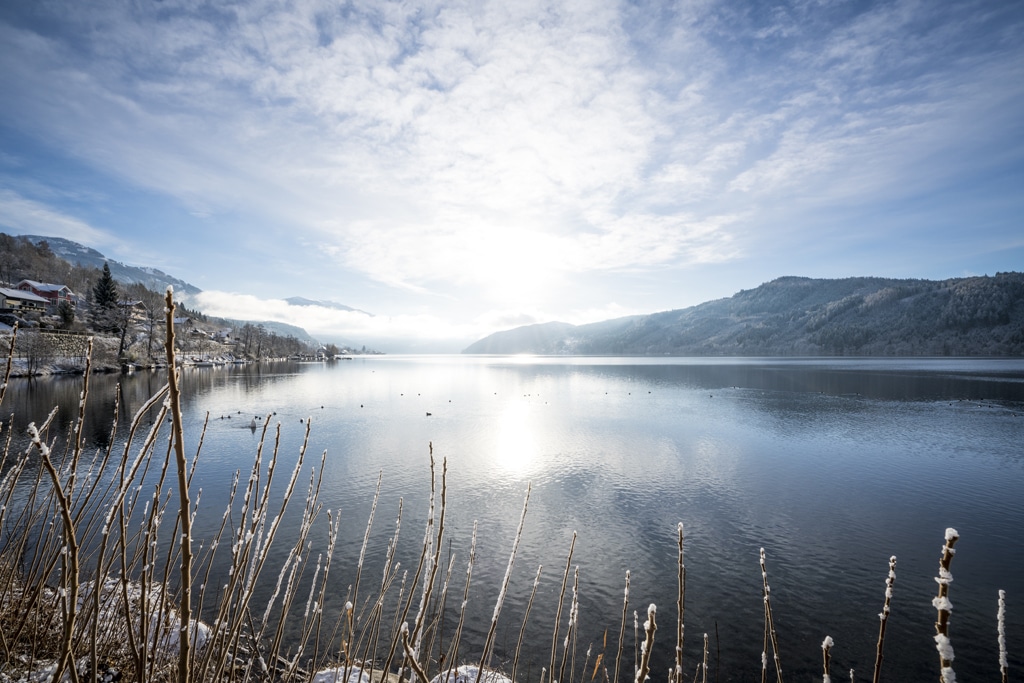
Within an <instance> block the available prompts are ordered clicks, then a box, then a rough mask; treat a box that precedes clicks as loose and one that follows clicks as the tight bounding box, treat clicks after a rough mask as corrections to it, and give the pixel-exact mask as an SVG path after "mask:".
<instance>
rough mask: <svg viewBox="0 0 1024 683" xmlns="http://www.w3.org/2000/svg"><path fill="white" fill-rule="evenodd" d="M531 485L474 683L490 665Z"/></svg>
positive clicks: (478, 681)
mask: <svg viewBox="0 0 1024 683" xmlns="http://www.w3.org/2000/svg"><path fill="white" fill-rule="evenodd" d="M531 489H532V486H531V485H530V484H527V486H526V495H525V496H524V497H523V511H522V512H521V513H520V514H519V526H517V527H516V535H515V538H514V539H513V541H512V552H511V553H509V556H508V564H507V565H505V576H504V578H503V579H502V580H501V588H500V589H499V591H498V599H497V600H496V601H495V602H494V612H493V613H492V614H491V625H490V626H489V627H488V629H487V636H486V638H484V649H483V654H482V656H481V657H480V666H478V667H477V671H476V683H480V679H481V677H482V676H483V674H484V667H488V666H490V660H491V650H492V649H493V647H494V633H495V631H496V630H497V628H498V616H499V615H500V614H501V608H502V605H504V604H505V595H506V593H507V592H508V584H509V581H510V580H511V579H512V567H513V566H515V563H516V553H517V552H518V550H519V541H520V540H522V538H523V525H524V524H525V523H526V511H527V509H529V506H530V490H531Z"/></svg>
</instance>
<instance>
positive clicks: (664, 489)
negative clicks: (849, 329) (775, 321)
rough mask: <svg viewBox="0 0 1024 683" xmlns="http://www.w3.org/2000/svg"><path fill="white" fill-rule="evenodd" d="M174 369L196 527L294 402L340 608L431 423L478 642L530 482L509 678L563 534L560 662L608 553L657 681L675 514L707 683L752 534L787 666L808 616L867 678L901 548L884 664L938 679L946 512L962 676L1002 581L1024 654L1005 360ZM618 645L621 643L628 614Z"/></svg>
mask: <svg viewBox="0 0 1024 683" xmlns="http://www.w3.org/2000/svg"><path fill="white" fill-rule="evenodd" d="M117 382H121V383H122V396H123V400H124V406H123V408H122V414H123V415H126V416H130V415H131V414H133V413H134V412H135V411H136V410H137V409H138V407H139V406H140V405H141V404H142V402H143V401H144V400H145V398H147V397H148V396H149V395H151V394H152V393H153V392H154V391H156V389H158V388H159V386H160V385H162V384H163V382H164V378H163V377H162V376H160V375H159V374H155V373H154V374H151V373H136V374H133V375H124V376H98V377H96V378H94V381H93V388H92V391H91V392H90V403H89V422H88V424H87V428H86V437H87V438H88V439H90V440H91V444H92V445H93V446H95V447H102V446H104V445H106V443H107V441H108V439H109V433H110V429H109V427H110V418H111V416H112V415H113V411H114V386H115V384H116V383H117ZM80 389H81V378H47V379H36V380H17V381H15V382H13V383H12V386H11V387H10V389H9V392H8V397H7V400H6V401H5V403H4V406H3V413H4V414H5V415H9V414H10V413H11V412H12V411H13V412H14V414H15V416H16V422H17V424H16V429H17V430H20V431H23V429H24V427H25V426H26V425H27V422H28V421H29V420H37V421H41V420H42V419H43V417H44V416H45V414H46V413H48V412H49V410H50V408H51V407H53V406H54V405H59V406H61V411H60V413H59V415H58V420H57V425H58V426H59V427H60V428H61V429H66V428H67V426H68V425H69V424H70V423H71V422H72V421H73V419H74V417H75V414H76V410H77V408H76V406H77V402H78V392H79V391H80ZM183 390H184V398H183V412H184V416H185V421H186V425H187V426H188V431H187V433H186V439H187V444H188V446H187V448H189V447H190V448H191V449H193V451H194V449H195V447H196V444H198V441H199V436H200V431H201V426H202V422H203V420H204V419H205V417H206V415H207V414H209V416H210V421H209V425H208V426H207V428H206V433H205V439H204V442H203V446H202V451H201V455H200V460H199V463H200V464H199V467H198V470H197V475H196V476H197V482H198V486H199V487H201V488H202V489H203V494H202V503H201V505H202V508H201V514H200V517H199V518H198V519H197V532H196V533H197V534H198V535H199V537H202V535H203V534H207V533H212V531H213V529H215V527H216V525H217V524H218V523H219V522H220V516H221V515H220V513H221V512H222V511H223V509H224V505H225V504H226V501H227V490H226V489H227V483H228V482H230V479H231V477H232V476H233V473H234V472H235V470H237V469H242V470H243V471H245V470H246V469H247V468H248V467H249V466H250V464H251V462H252V457H253V453H254V449H255V447H256V443H257V441H258V438H259V434H260V431H261V429H257V430H255V431H254V430H251V429H250V428H249V424H250V422H251V421H252V420H253V419H254V418H257V417H258V418H260V423H261V424H262V420H263V419H266V418H267V417H269V418H270V420H271V421H272V422H273V423H278V422H279V423H280V424H281V425H282V445H281V452H282V454H283V459H284V461H285V462H286V463H288V462H289V459H290V461H291V462H293V461H294V459H295V457H296V453H297V452H298V448H299V444H300V443H301V440H302V437H303V435H304V432H305V420H306V419H307V418H308V419H310V420H311V437H310V447H309V449H310V455H309V456H307V457H308V458H309V460H310V461H314V460H315V461H316V462H317V463H318V462H319V457H320V454H321V453H322V452H323V451H326V454H327V455H326V462H325V470H324V492H323V494H322V500H323V502H324V504H325V506H326V507H327V508H330V509H331V510H332V511H335V512H337V511H340V515H341V520H342V526H341V529H342V531H341V537H340V539H339V544H340V548H341V552H342V555H343V556H344V560H343V561H342V562H341V563H340V564H339V567H340V569H339V570H337V574H336V576H337V577H338V578H337V582H338V589H337V596H336V597H332V598H331V599H330V600H329V605H330V606H332V607H334V608H336V609H341V605H342V604H343V602H344V594H345V589H346V587H347V586H348V585H349V584H350V583H351V581H352V578H351V577H352V572H353V570H354V564H355V560H356V555H357V554H358V552H359V547H360V544H361V542H362V537H363V532H364V529H365V524H366V520H367V517H368V514H369V509H370V503H371V500H372V497H373V493H374V488H375V486H376V482H377V478H378V475H379V473H381V472H383V482H382V486H381V498H380V503H379V507H378V510H377V517H376V521H375V525H374V527H373V533H372V535H371V545H370V557H369V559H368V560H367V567H366V571H368V572H370V574H369V575H370V576H373V575H374V569H375V568H377V571H379V558H380V557H381V556H382V555H383V553H384V551H385V548H386V545H387V542H388V540H389V539H390V537H391V535H392V532H393V528H394V518H395V515H396V514H397V510H398V502H399V499H400V498H401V499H402V500H403V504H404V509H405V513H404V515H405V516H404V519H403V523H402V524H403V526H402V529H403V532H402V538H403V546H402V547H401V549H400V551H399V556H400V559H401V560H402V562H403V566H406V567H409V566H414V565H415V561H416V558H417V557H418V551H419V547H420V541H421V540H422V534H423V522H424V520H425V519H426V515H427V506H428V496H429V490H430V470H429V448H430V445H432V447H433V453H434V455H435V457H436V458H437V460H438V476H440V462H441V459H442V458H443V459H446V460H447V466H448V476H447V482H448V508H447V519H446V530H447V534H448V538H449V541H450V549H448V548H446V557H445V561H446V562H447V553H448V552H451V553H454V554H455V556H456V566H458V567H461V569H458V570H456V572H455V575H454V576H455V577H456V578H455V579H454V583H455V584H456V585H455V586H454V587H453V588H452V589H451V590H452V592H453V594H455V593H458V594H459V595H461V590H462V588H461V583H460V582H461V581H462V580H463V578H462V577H463V576H464V567H465V564H464V563H465V560H466V557H467V554H468V549H469V544H470V536H471V534H472V530H473V525H474V522H476V523H477V525H478V528H479V532H478V534H479V538H478V547H477V555H478V557H477V563H476V567H475V569H474V575H473V585H472V590H471V594H470V605H471V607H470V611H471V616H472V619H471V620H470V621H469V623H468V625H467V629H468V633H467V635H466V636H465V637H466V638H468V639H469V643H470V646H469V647H468V649H466V648H464V651H468V652H473V653H477V652H479V647H480V645H481V643H482V640H483V634H484V633H485V631H486V628H487V624H488V622H489V620H490V617H491V613H492V611H493V608H494V600H495V597H496V596H497V593H498V587H499V586H500V582H501V579H502V577H503V575H504V573H505V569H506V565H507V561H508V556H509V552H510V550H511V547H512V541H513V538H514V536H515V531H516V527H517V524H518V522H519V516H520V512H521V510H522V507H523V500H524V496H525V494H526V491H527V486H528V485H530V486H531V487H532V488H531V493H530V498H529V508H528V512H527V515H526V525H525V530H524V533H523V537H522V542H521V544H520V547H519V552H518V556H517V558H516V563H515V567H514V572H513V575H512V583H511V586H510V589H509V596H508V601H507V602H506V604H505V606H504V608H503V611H502V613H501V620H500V622H499V629H498V637H497V643H496V648H495V661H496V662H499V663H502V662H507V658H508V657H509V656H510V655H509V653H510V652H511V651H512V650H513V649H514V647H515V641H516V638H517V637H518V634H519V629H520V626H521V623H522V618H523V613H524V608H525V603H526V601H527V599H528V597H529V593H530V589H531V587H532V584H533V578H534V575H535V573H536V570H537V567H538V565H543V567H544V570H543V573H542V578H541V582H540V586H539V589H538V594H537V602H536V604H535V606H534V608H533V611H532V612H531V614H530V623H529V626H528V630H527V639H528V642H529V643H530V646H529V647H528V648H526V650H527V655H528V656H529V659H530V661H529V662H528V663H526V664H524V663H520V671H521V672H523V673H528V675H529V679H530V680H536V679H537V678H538V676H539V669H540V667H541V666H546V663H547V659H548V656H549V654H550V643H551V640H552V637H551V634H552V629H553V626H554V614H555V605H556V603H557V598H558V594H559V588H560V585H561V581H562V573H563V571H564V569H565V564H566V556H567V553H568V551H569V547H570V542H571V539H572V534H573V532H574V531H575V532H576V533H577V534H578V537H577V540H576V544H575V550H574V554H573V557H572V564H573V566H574V567H575V566H578V567H579V628H580V633H579V636H578V643H579V650H580V654H579V655H578V660H579V661H578V662H577V667H578V668H577V674H576V678H577V679H579V678H581V676H582V674H581V673H580V671H581V669H582V666H583V660H582V658H583V652H584V651H585V650H586V649H587V646H588V645H589V644H590V643H593V644H594V649H593V654H592V656H591V658H590V662H591V666H592V665H593V661H594V658H595V657H596V655H597V653H598V652H601V651H602V646H603V640H604V638H605V633H606V631H607V642H608V648H610V649H612V650H613V649H614V645H613V643H614V642H615V640H616V639H617V637H618V632H619V620H620V618H621V612H622V600H623V587H624V578H625V574H626V571H627V570H629V571H630V572H631V576H630V604H629V610H630V614H632V611H633V610H634V609H636V610H639V611H640V621H641V622H642V621H643V619H644V612H645V610H646V607H647V605H648V604H649V603H655V604H657V606H658V614H659V626H660V628H659V631H658V634H657V636H656V638H655V648H654V654H655V657H654V668H653V670H652V672H651V677H652V680H655V681H656V680H664V676H665V674H666V672H667V669H668V667H669V666H670V664H671V661H672V657H673V648H674V640H675V636H674V622H675V613H676V608H675V601H676V554H677V550H676V526H677V523H678V522H682V523H683V524H684V525H685V535H686V545H685V553H686V555H685V557H686V572H687V573H686V577H687V579H686V618H685V624H686V638H687V639H686V648H685V669H686V675H687V677H688V678H689V677H690V676H692V672H693V670H694V669H695V667H696V663H697V661H698V659H699V658H700V656H701V639H702V636H703V634H704V633H708V634H709V638H710V648H711V652H710V660H709V662H710V673H711V675H710V677H709V680H720V681H734V680H735V681H741V680H755V679H759V677H760V656H761V649H762V639H763V606H762V597H761V594H762V588H761V586H762V581H761V574H760V568H759V566H758V550H759V548H761V547H763V548H764V549H765V552H766V555H767V568H768V580H769V583H770V585H771V595H772V608H773V612H774V619H775V624H776V628H777V631H778V636H779V650H780V656H781V662H782V670H783V673H784V675H785V676H786V678H787V679H789V680H812V679H813V678H814V677H817V678H818V680H820V676H821V663H820V662H821V649H820V646H821V641H822V639H823V638H824V637H825V636H826V635H830V636H831V637H832V638H833V639H834V641H835V646H834V649H833V651H832V658H833V659H832V662H833V665H832V673H833V676H834V678H835V679H841V680H846V677H847V675H848V674H846V673H844V672H847V671H848V670H849V669H850V668H854V669H856V671H857V679H858V680H870V677H871V670H872V666H873V663H874V656H875V640H876V638H877V633H878V623H879V619H878V613H879V612H880V611H881V608H882V603H883V599H884V591H885V578H886V575H887V572H888V558H889V556H890V555H896V556H897V558H898V563H897V567H896V582H895V587H894V591H893V600H892V615H891V618H890V620H889V624H888V631H887V636H886V648H885V664H884V668H883V678H884V679H886V680H923V679H925V678H935V677H937V676H938V662H937V655H936V652H935V646H934V642H933V640H932V635H933V634H934V627H933V624H934V621H935V609H934V608H933V607H932V604H931V599H932V597H933V596H934V595H935V593H936V588H937V585H936V583H935V580H934V577H935V576H936V575H937V573H938V561H939V557H940V554H941V546H942V543H943V534H944V531H945V529H946V528H947V527H955V528H956V529H957V530H958V531H959V533H960V537H961V538H960V541H959V543H958V545H957V551H958V552H957V555H956V558H955V560H954V561H953V565H952V572H953V575H954V577H955V582H954V583H953V584H952V586H951V588H950V598H951V600H952V602H953V604H954V610H953V615H952V619H951V627H950V634H951V639H952V643H953V647H954V650H955V653H956V660H955V663H954V668H955V669H956V671H957V673H958V674H960V676H961V679H962V680H980V679H981V678H983V677H985V678H989V679H995V678H997V677H998V661H997V645H996V600H997V591H998V590H999V589H1005V590H1006V591H1007V605H1008V607H1007V623H1006V630H1007V642H1008V647H1009V651H1010V667H1011V669H1012V670H1014V671H1017V672H1019V671H1020V670H1021V666H1022V665H1024V657H1022V654H1024V600H1022V598H1024V360H1021V359H991V360H988V359H884V360H883V359H832V358H830V359H686V358H664V359H660V358H659V359H649V358H572V357H568V358H567V357H525V356H524V357H462V356H407V357H403V356H375V357H356V359H354V360H351V361H336V362H332V363H302V364H300V363H277V364H263V365H250V366H241V367H226V368H196V369H186V370H184V372H183ZM117 438H120V437H117ZM202 511H205V512H206V513H208V514H207V515H203V514H202ZM374 562H377V564H376V565H375V564H374ZM332 571H333V570H332ZM271 573H273V574H274V575H275V576H276V573H275V572H271ZM378 580H379V578H378ZM570 584H571V577H570ZM566 602H568V597H567V598H566ZM454 603H455V604H456V605H457V603H458V599H457V598H456V599H455V600H454ZM451 609H452V611H455V608H451ZM565 610H566V612H567V610H568V607H567V606H566V608H565ZM566 618H567V613H563V617H562V621H563V623H562V625H561V630H560V633H564V632H565V625H564V621H565V619H566ZM630 622H632V618H630ZM626 642H627V651H629V652H632V648H633V636H632V625H631V624H630V628H629V633H628V635H627V640H626ZM474 646H475V647H474ZM605 651H607V649H605ZM612 656H613V655H612V654H609V655H608V657H612ZM719 663H720V667H719ZM606 664H608V662H606ZM630 666H631V665H630ZM527 667H529V670H528V668H527ZM629 671H631V670H629V669H628V668H627V675H628V672H629ZM716 674H717V676H716ZM1011 675H1013V674H1011ZM520 678H521V679H523V680H526V678H527V676H523V675H521V676H520ZM588 679H589V673H588Z"/></svg>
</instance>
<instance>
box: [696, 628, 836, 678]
mask: <svg viewBox="0 0 1024 683" xmlns="http://www.w3.org/2000/svg"><path fill="white" fill-rule="evenodd" d="M701 668H702V669H703V670H704V674H703V677H702V679H701V681H702V683H708V634H707V633H705V634H704V660H703V662H702V663H701ZM825 683H828V681H826V682H825Z"/></svg>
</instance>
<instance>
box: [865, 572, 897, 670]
mask: <svg viewBox="0 0 1024 683" xmlns="http://www.w3.org/2000/svg"><path fill="white" fill-rule="evenodd" d="M895 582H896V556H895V555H893V556H892V557H890V558H889V575H888V576H887V577H886V578H885V604H884V605H882V611H881V612H879V613H878V621H879V624H878V643H877V645H876V646H875V673H874V676H873V677H872V678H871V681H872V683H878V679H879V676H881V673H882V645H883V643H884V642H885V625H886V623H887V622H888V621H889V604H890V603H891V602H892V586H893V584H894V583H895Z"/></svg>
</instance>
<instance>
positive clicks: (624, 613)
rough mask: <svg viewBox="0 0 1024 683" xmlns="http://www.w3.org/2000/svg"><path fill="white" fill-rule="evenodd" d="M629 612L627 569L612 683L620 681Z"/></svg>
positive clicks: (627, 571)
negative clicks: (620, 667)
mask: <svg viewBox="0 0 1024 683" xmlns="http://www.w3.org/2000/svg"><path fill="white" fill-rule="evenodd" d="M628 614H629V570H628V569H627V570H626V587H625V588H624V589H623V591H622V621H621V622H620V624H619V646H618V648H616V650H615V675H614V676H613V677H612V683H619V666H620V663H621V661H622V646H623V644H624V642H625V639H626V616H627V615H628Z"/></svg>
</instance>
